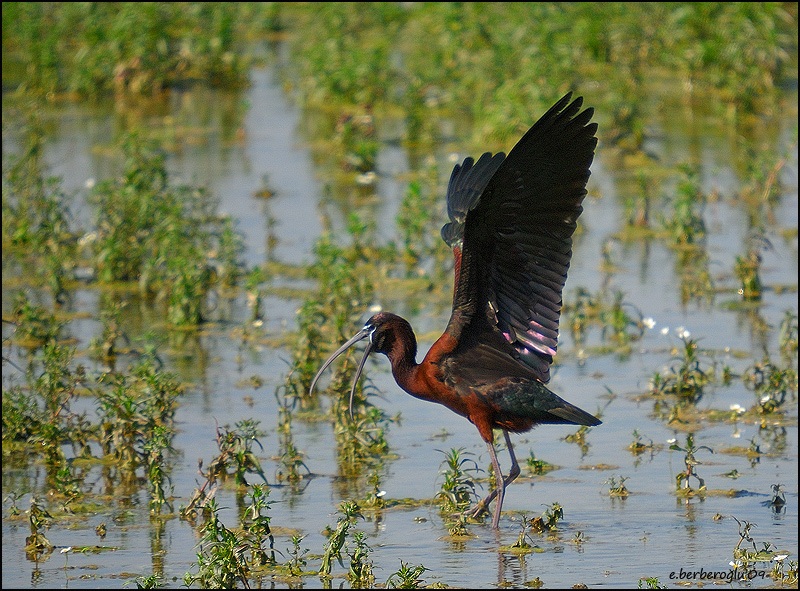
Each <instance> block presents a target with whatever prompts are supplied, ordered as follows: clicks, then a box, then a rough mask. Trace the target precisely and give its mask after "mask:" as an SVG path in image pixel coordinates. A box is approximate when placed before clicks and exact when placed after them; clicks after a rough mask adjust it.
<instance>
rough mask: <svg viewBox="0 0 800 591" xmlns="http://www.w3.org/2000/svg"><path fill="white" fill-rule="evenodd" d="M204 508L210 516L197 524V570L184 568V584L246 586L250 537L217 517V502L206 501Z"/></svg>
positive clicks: (250, 549) (248, 572) (229, 587)
mask: <svg viewBox="0 0 800 591" xmlns="http://www.w3.org/2000/svg"><path fill="white" fill-rule="evenodd" d="M208 509H209V512H210V518H209V519H208V521H207V522H206V523H205V524H204V525H203V526H202V527H201V528H200V533H201V535H202V537H201V539H200V541H199V542H198V544H197V547H198V551H197V562H196V565H197V573H196V574H193V573H191V572H187V573H186V574H185V575H184V577H183V583H184V585H186V586H187V587H191V586H192V585H194V584H195V583H199V584H200V585H201V586H202V587H204V588H212V587H216V588H220V589H231V588H233V587H234V586H235V585H236V584H237V583H241V584H242V585H243V586H244V587H245V588H246V589H247V588H249V587H250V584H249V582H248V579H249V576H250V573H251V566H250V563H249V562H248V559H247V555H248V553H249V552H251V551H252V542H251V540H249V539H247V538H248V537H247V536H246V535H243V534H241V533H239V532H237V531H235V530H231V529H229V528H227V527H226V526H225V525H224V524H223V523H222V521H220V519H219V506H218V505H217V503H216V501H215V500H214V499H210V500H209V501H208Z"/></svg>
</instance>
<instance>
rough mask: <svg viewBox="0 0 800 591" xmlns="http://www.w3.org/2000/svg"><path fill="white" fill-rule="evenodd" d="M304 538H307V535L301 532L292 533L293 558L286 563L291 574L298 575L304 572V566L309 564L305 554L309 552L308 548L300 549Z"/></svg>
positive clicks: (291, 551)
mask: <svg viewBox="0 0 800 591" xmlns="http://www.w3.org/2000/svg"><path fill="white" fill-rule="evenodd" d="M303 538H305V536H301V535H299V534H293V535H292V538H291V541H292V549H291V550H289V555H290V556H291V559H290V560H289V562H288V563H287V565H286V566H287V568H288V570H289V574H290V575H294V576H296V575H300V574H302V572H303V567H305V565H306V564H307V561H306V559H305V555H306V554H308V552H309V550H308V548H304V549H302V550H301V549H300V542H302V541H303Z"/></svg>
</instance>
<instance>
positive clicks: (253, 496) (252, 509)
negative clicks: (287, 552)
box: [242, 484, 275, 566]
mask: <svg viewBox="0 0 800 591" xmlns="http://www.w3.org/2000/svg"><path fill="white" fill-rule="evenodd" d="M268 496H269V487H268V486H266V485H263V484H256V485H253V490H252V491H251V492H250V504H249V505H248V506H247V510H246V513H245V516H244V518H243V519H242V525H243V527H244V528H245V530H246V531H247V532H248V534H249V535H250V539H251V545H250V552H251V555H252V563H253V564H254V565H255V566H264V565H266V564H275V538H274V536H273V535H272V529H271V528H270V521H271V518H270V517H269V516H268V515H266V514H265V512H266V511H268V510H269V507H270V504H271V503H270V501H268V500H267V497H268ZM267 540H268V541H269V550H267V549H266V548H265V547H264V543H265V542H266V541H267Z"/></svg>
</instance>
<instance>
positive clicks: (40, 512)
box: [25, 496, 53, 562]
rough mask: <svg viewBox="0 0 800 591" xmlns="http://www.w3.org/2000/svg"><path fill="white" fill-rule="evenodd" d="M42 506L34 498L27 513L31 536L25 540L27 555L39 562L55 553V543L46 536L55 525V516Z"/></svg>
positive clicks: (33, 497)
mask: <svg viewBox="0 0 800 591" xmlns="http://www.w3.org/2000/svg"><path fill="white" fill-rule="evenodd" d="M42 504H43V503H42V502H41V501H40V500H39V499H37V498H36V497H35V496H32V497H31V506H30V509H29V510H28V512H27V513H28V523H29V525H30V531H31V535H29V536H28V537H27V538H25V553H26V555H27V556H28V557H29V558H30V559H31V560H35V561H37V562H38V561H39V560H40V559H41V558H46V557H47V556H49V555H50V553H52V551H53V543H52V542H51V541H50V540H49V539H48V538H47V536H46V535H45V532H46V531H47V530H48V529H49V528H50V526H51V525H52V523H53V516H52V515H50V513H48V512H47V510H46V509H44V508H43V507H42Z"/></svg>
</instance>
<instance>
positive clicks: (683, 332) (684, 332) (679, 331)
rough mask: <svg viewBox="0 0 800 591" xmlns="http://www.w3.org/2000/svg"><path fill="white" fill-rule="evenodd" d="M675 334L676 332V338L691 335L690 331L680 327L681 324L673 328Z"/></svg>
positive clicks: (686, 337)
mask: <svg viewBox="0 0 800 591" xmlns="http://www.w3.org/2000/svg"><path fill="white" fill-rule="evenodd" d="M675 334H677V335H678V338H679V339H688V338H689V337H690V336H692V333H690V332H689V331H688V330H686V329H685V328H684V327H682V326H679V327H678V328H677V329H676V330H675Z"/></svg>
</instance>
